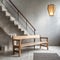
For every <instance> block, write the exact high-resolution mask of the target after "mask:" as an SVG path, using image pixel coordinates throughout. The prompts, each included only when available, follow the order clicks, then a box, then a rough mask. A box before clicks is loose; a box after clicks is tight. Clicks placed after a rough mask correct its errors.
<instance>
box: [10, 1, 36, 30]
mask: <svg viewBox="0 0 60 60" xmlns="http://www.w3.org/2000/svg"><path fill="white" fill-rule="evenodd" d="M9 1H10V3H11V4H12V5H13V6H14V7H15V8H16V10H17V11H18V12H19V13H20V14H21V15H22V16H23V17H24V19H25V20H26V21H27V22H28V23H29V24H30V25H31V27H32V28H33V29H34V30H36V29H35V28H34V27H33V25H32V24H31V23H30V22H29V21H28V19H27V18H26V17H25V16H24V15H23V14H22V13H21V11H20V10H19V9H18V8H17V7H16V6H15V5H14V4H13V2H12V1H11V0H9Z"/></svg>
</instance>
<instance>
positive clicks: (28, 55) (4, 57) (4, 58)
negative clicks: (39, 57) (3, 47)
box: [0, 46, 60, 60]
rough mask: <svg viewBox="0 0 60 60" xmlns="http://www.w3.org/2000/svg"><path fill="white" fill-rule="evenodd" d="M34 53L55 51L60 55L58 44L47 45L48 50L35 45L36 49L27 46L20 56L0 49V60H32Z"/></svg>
mask: <svg viewBox="0 0 60 60" xmlns="http://www.w3.org/2000/svg"><path fill="white" fill-rule="evenodd" d="M34 53H57V54H58V55H59V56H60V46H49V50H46V48H44V47H42V49H39V46H36V50H34V49H33V48H27V49H25V50H23V52H22V54H21V57H17V54H15V55H12V52H11V51H9V52H1V51H0V60H33V54H34Z"/></svg>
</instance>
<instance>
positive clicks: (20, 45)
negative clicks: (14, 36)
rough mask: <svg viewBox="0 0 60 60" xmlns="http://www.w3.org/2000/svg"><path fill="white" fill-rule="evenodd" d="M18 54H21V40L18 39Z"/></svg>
mask: <svg viewBox="0 0 60 60" xmlns="http://www.w3.org/2000/svg"><path fill="white" fill-rule="evenodd" d="M19 56H21V40H20V41H19Z"/></svg>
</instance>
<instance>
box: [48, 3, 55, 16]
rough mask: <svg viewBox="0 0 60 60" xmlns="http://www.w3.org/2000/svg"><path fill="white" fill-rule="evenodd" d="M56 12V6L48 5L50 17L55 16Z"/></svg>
mask: <svg viewBox="0 0 60 60" xmlns="http://www.w3.org/2000/svg"><path fill="white" fill-rule="evenodd" d="M54 12H55V6H54V4H50V5H48V14H49V15H50V16H53V15H54Z"/></svg>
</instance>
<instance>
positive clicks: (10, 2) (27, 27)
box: [3, 0, 36, 35]
mask: <svg viewBox="0 0 60 60" xmlns="http://www.w3.org/2000/svg"><path fill="white" fill-rule="evenodd" d="M3 1H5V2H6V3H7V4H9V5H10V7H11V8H12V9H13V11H15V12H16V14H17V15H18V21H19V23H20V24H22V25H23V24H25V25H23V26H24V28H25V29H26V30H27V31H28V30H29V31H28V32H29V33H30V31H31V33H32V32H33V34H34V35H35V31H36V29H35V28H34V26H33V25H32V24H31V23H30V21H29V20H28V19H27V18H26V17H25V16H24V15H23V14H22V12H21V11H20V10H19V9H18V8H17V7H16V6H15V4H14V3H13V2H12V1H11V0H3ZM3 4H4V3H3ZM5 6H6V5H5ZM7 9H8V8H7ZM20 16H22V18H23V19H22V20H21V19H20ZM23 26H22V27H23ZM31 33H30V34H31Z"/></svg>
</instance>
